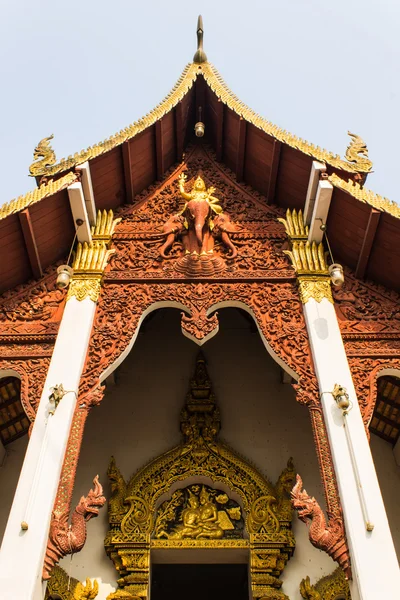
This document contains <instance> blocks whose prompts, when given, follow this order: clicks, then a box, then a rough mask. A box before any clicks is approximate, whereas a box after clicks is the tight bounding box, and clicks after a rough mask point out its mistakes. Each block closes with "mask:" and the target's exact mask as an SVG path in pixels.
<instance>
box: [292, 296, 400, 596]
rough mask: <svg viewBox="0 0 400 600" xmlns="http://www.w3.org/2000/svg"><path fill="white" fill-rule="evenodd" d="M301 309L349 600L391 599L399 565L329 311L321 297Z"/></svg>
mask: <svg viewBox="0 0 400 600" xmlns="http://www.w3.org/2000/svg"><path fill="white" fill-rule="evenodd" d="M303 306H304V314H305V319H306V323H307V329H308V334H309V339H310V344H311V348H312V354H313V359H314V365H315V370H316V374H317V378H318V383H319V387H320V393H321V401H322V407H323V411H324V417H325V422H326V427H327V430H328V436H329V442H330V447H331V451H332V456H333V462H334V465H335V471H336V477H337V483H338V487H339V493H340V498H341V503H342V508H343V513H344V519H345V526H346V533H347V540H348V543H349V547H350V555H351V565H352V572H353V581H352V582H350V587H351V593H352V598H353V600H354V599H358V598H360V599H361V600H377V599H378V598H394V597H395V596H396V594H397V593H398V590H400V573H399V565H398V562H397V558H396V552H395V549H394V545H393V541H392V536H391V533H390V529H389V524H388V520H387V517H386V512H385V507H384V504H383V500H382V496H381V491H380V488H379V484H378V480H377V476H376V472H375V467H374V463H373V459H372V456H371V452H370V448H369V443H368V439H367V436H366V433H365V429H364V424H363V421H362V417H361V412H360V409H359V405H358V402H357V398H356V393H355V389H354V385H353V381H352V377H351V372H350V368H349V365H348V362H347V357H346V353H345V349H344V345H343V340H342V336H341V333H340V329H339V325H338V322H337V318H336V313H335V309H334V306H333V304H332V303H331V302H330V301H329V300H328V299H327V298H323V299H322V301H321V302H316V300H315V299H314V298H310V299H309V300H308V302H306V304H304V305H303ZM335 383H337V384H339V385H341V386H344V387H345V388H347V391H348V393H349V396H350V400H351V402H352V404H353V407H352V409H351V410H350V412H349V414H348V416H347V417H345V418H346V425H347V426H348V431H349V432H350V435H351V439H352V445H353V449H354V461H355V463H356V465H355V468H354V466H353V463H352V456H351V449H350V447H349V444H348V441H347V439H346V434H345V430H344V427H343V416H342V411H341V410H340V409H339V408H338V407H337V405H336V403H335V401H334V399H333V397H332V395H331V394H330V393H324V392H331V391H332V390H333V388H334V385H335ZM355 471H358V475H359V479H360V482H361V485H362V490H361V491H362V493H363V494H364V498H365V505H366V509H367V512H368V515H369V519H370V521H371V522H372V524H373V526H374V528H373V530H372V531H367V528H366V524H365V519H364V516H363V511H362V506H361V501H360V495H359V490H358V486H357V475H356V473H355Z"/></svg>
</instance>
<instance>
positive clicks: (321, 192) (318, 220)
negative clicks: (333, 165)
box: [308, 173, 333, 244]
mask: <svg viewBox="0 0 400 600" xmlns="http://www.w3.org/2000/svg"><path fill="white" fill-rule="evenodd" d="M323 175H324V173H322V175H321V177H322V176H323ZM332 192H333V185H332V184H331V183H330V182H329V181H328V180H327V179H320V180H319V181H318V187H317V194H316V197H315V202H314V209H313V213H312V217H311V223H310V225H309V233H308V241H309V242H316V243H317V244H319V243H320V242H322V238H323V237H324V229H321V225H325V224H326V221H327V218H328V212H329V207H330V205H331V200H332Z"/></svg>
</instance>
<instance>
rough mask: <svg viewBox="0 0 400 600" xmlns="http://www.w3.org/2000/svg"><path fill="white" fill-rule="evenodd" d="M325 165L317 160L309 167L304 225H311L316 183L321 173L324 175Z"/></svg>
mask: <svg viewBox="0 0 400 600" xmlns="http://www.w3.org/2000/svg"><path fill="white" fill-rule="evenodd" d="M325 171H326V165H324V163H321V162H319V161H317V160H313V163H312V166H311V173H310V179H309V182H308V189H307V195H306V203H305V205H304V213H303V216H304V223H305V224H306V225H309V224H310V223H311V217H312V214H313V210H314V203H315V198H316V195H317V188H318V182H319V180H320V177H321V173H325Z"/></svg>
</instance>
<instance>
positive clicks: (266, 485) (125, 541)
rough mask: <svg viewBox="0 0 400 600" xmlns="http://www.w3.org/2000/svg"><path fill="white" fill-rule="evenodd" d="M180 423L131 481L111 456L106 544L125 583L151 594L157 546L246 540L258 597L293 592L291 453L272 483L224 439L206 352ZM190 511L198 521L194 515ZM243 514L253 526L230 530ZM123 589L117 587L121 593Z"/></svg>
mask: <svg viewBox="0 0 400 600" xmlns="http://www.w3.org/2000/svg"><path fill="white" fill-rule="evenodd" d="M180 429H181V433H182V441H181V443H180V444H179V445H178V446H176V447H175V448H173V449H172V450H170V451H168V452H166V453H165V454H163V455H161V456H160V457H158V458H156V459H155V460H153V461H151V462H150V463H149V464H147V465H146V466H144V467H143V468H142V469H140V470H139V471H138V472H137V473H136V474H134V475H133V476H132V477H131V479H130V480H129V481H128V483H125V481H124V479H123V477H122V475H121V473H120V471H119V469H118V467H117V466H116V463H115V460H114V458H112V459H111V462H110V466H109V470H108V475H109V478H110V482H111V489H112V496H111V498H110V501H109V532H108V534H107V537H106V539H105V547H106V551H107V553H108V555H109V556H110V558H111V560H112V561H113V562H114V564H115V566H116V568H117V570H118V572H119V574H120V575H121V577H120V579H119V580H118V583H119V586H120V590H123V591H124V592H128V593H130V594H132V596H139V597H147V596H148V586H149V569H150V550H151V549H152V548H160V547H162V548H164V549H168V548H169V549H171V548H174V549H176V548H199V547H201V548H213V549H214V550H215V549H227V548H245V549H248V551H249V554H250V567H251V584H252V591H253V598H261V597H268V598H276V599H277V600H278V599H284V598H286V596H285V595H284V594H283V593H282V592H281V591H280V587H281V585H282V582H281V581H280V580H279V576H280V574H281V573H282V571H283V569H284V567H285V564H286V563H287V561H288V560H289V558H290V556H291V555H292V554H293V551H294V547H295V540H294V536H293V534H292V531H291V520H292V507H291V503H290V497H289V492H290V490H291V488H292V486H293V482H294V477H295V471H294V468H293V464H292V462H291V459H290V460H289V461H288V464H287V467H286V468H285V469H284V470H283V472H282V474H281V475H280V477H279V479H278V481H277V483H276V485H272V484H271V483H270V482H269V481H268V480H267V479H265V478H264V477H263V476H262V475H261V474H260V473H259V472H258V471H257V470H256V469H255V468H254V467H253V466H251V465H250V464H248V463H247V462H246V460H245V459H243V458H242V457H240V456H238V455H237V454H235V452H234V451H233V450H232V449H231V448H229V447H228V446H227V445H225V444H223V443H222V442H220V441H219V439H218V433H219V429H220V415H219V409H218V407H217V405H216V401H215V397H214V394H213V393H212V389H211V382H210V380H209V377H208V374H207V370H206V365H205V360H204V358H203V356H202V355H200V356H199V358H198V360H197V363H196V371H195V374H194V377H193V378H192V380H191V387H190V392H189V394H188V395H187V398H186V402H185V406H184V408H183V410H182V412H181V418H180ZM205 480H207V481H208V482H210V484H211V485H206V484H205ZM232 496H235V497H236V498H239V499H240V504H238V503H237V502H234V501H233V500H232ZM162 500H164V501H163V502H162V504H161V505H160V503H161V501H162ZM185 501H186V502H187V501H188V503H187V504H186V505H185ZM191 501H192V502H191ZM233 504H235V506H233ZM185 511H186V514H188V515H191V520H190V521H187V522H186V520H185V516H184V515H185ZM211 515H213V518H211ZM243 519H244V522H245V528H246V533H245V534H243V532H241V530H240V529H239V528H237V529H236V535H234V536H232V535H230V533H231V532H229V531H228V530H229V529H230V530H232V528H233V529H235V525H234V523H235V521H236V522H239V521H241V520H243ZM170 522H172V528H168V524H169V523H170ZM234 533H235V531H234ZM120 594H121V592H120V591H117V592H116V594H115V595H114V596H113V597H114V598H118V597H120Z"/></svg>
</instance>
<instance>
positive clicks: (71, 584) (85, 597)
mask: <svg viewBox="0 0 400 600" xmlns="http://www.w3.org/2000/svg"><path fill="white" fill-rule="evenodd" d="M98 593H99V584H98V583H97V581H96V580H94V581H93V583H92V582H91V581H90V579H86V582H85V584H82V583H81V582H80V581H78V580H77V579H75V578H74V577H69V576H68V574H67V573H66V572H65V571H64V569H62V568H61V567H59V566H56V567H54V568H53V570H52V571H51V577H50V579H49V581H48V583H47V588H46V595H45V600H50V598H53V597H59V598H61V600H94V598H96V597H97V594H98Z"/></svg>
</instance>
